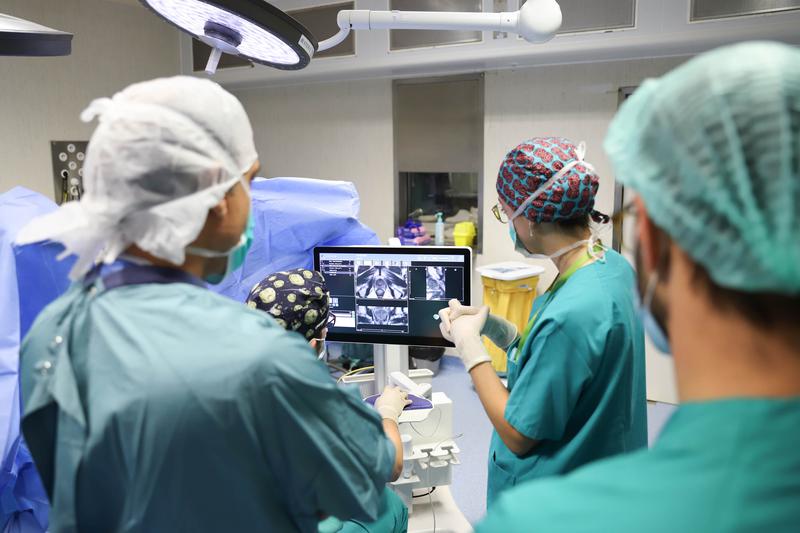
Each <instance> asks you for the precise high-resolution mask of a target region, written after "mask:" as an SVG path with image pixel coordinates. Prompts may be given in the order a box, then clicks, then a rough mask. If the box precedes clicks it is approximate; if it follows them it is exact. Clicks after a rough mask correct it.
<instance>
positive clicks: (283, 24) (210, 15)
mask: <svg viewBox="0 0 800 533" xmlns="http://www.w3.org/2000/svg"><path fill="white" fill-rule="evenodd" d="M140 2H142V3H143V4H144V5H145V6H147V7H149V8H150V9H151V10H153V11H154V12H155V13H156V14H158V15H159V16H160V17H162V18H163V19H165V20H166V21H168V22H169V23H171V24H173V25H175V26H177V27H178V28H180V29H181V30H183V31H185V32H187V33H189V34H191V35H192V36H193V37H195V38H197V39H199V40H201V41H203V42H204V43H206V44H208V45H209V46H211V47H212V48H213V51H212V53H211V57H210V58H209V60H208V65H207V66H206V72H208V73H209V74H213V73H214V72H215V71H216V69H217V65H218V64H219V59H220V57H221V55H222V54H223V53H227V54H232V55H239V56H242V57H244V58H246V59H249V60H251V61H253V62H255V63H261V64H263V65H268V66H271V67H275V68H279V69H284V70H298V69H301V68H304V67H305V66H307V65H308V64H309V63H310V62H311V58H312V57H313V56H314V53H315V52H321V51H323V50H327V49H329V48H333V47H334V46H336V45H337V44H339V43H341V42H342V41H344V40H345V39H346V38H347V35H348V34H349V33H350V31H351V30H378V29H381V30H472V31H501V32H509V33H515V34H518V35H520V36H521V37H522V38H524V39H525V40H526V41H528V42H531V43H541V42H545V41H548V40H550V39H551V38H552V37H553V36H554V35H555V33H556V31H558V29H559V28H560V27H561V8H560V7H559V5H558V2H556V0H528V1H527V2H525V4H524V5H523V6H522V8H521V9H520V10H519V11H515V12H509V13H453V12H436V11H370V10H364V9H357V10H343V11H340V12H339V14H338V16H337V19H336V22H337V25H338V26H339V31H338V33H336V34H335V35H334V36H333V37H331V38H330V39H326V40H324V41H322V42H319V43H318V42H317V40H316V38H315V37H314V36H313V35H312V34H311V32H309V31H308V30H307V29H306V28H304V27H303V26H302V25H301V24H300V23H299V22H297V21H296V20H294V19H293V18H292V17H290V16H289V15H287V14H286V13H284V12H283V11H281V10H280V9H278V8H276V7H274V6H272V5H271V4H268V3H267V2H265V1H263V0H140Z"/></svg>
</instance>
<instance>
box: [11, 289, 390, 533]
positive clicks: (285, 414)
mask: <svg viewBox="0 0 800 533" xmlns="http://www.w3.org/2000/svg"><path fill="white" fill-rule="evenodd" d="M21 357H22V372H21V376H22V378H23V379H22V387H23V395H24V401H25V416H24V420H23V431H24V434H25V438H26V439H27V441H28V443H29V444H30V448H31V451H32V453H33V456H34V458H35V460H36V465H37V467H38V470H39V472H40V474H41V476H42V479H43V481H44V484H45V487H46V488H47V489H48V492H49V494H50V497H51V501H52V503H53V510H52V514H51V522H50V524H51V531H53V532H54V533H61V532H73V531H78V530H80V531H108V532H111V531H114V532H142V533H145V532H147V533H150V532H166V531H169V532H193V533H198V532H200V533H202V532H219V531H280V532H283V531H308V532H315V531H316V530H317V524H318V522H319V519H318V516H319V514H318V513H319V512H323V513H326V514H329V515H332V516H336V517H339V518H342V519H351V518H355V519H360V520H365V521H368V520H374V519H376V518H377V516H378V510H379V508H380V505H381V500H382V497H383V490H384V487H385V483H386V481H387V480H388V479H389V478H390V476H391V471H392V466H393V464H394V457H395V451H394V447H393V446H392V444H391V442H390V441H389V440H388V439H387V438H386V437H385V436H384V433H383V428H382V425H381V420H380V417H379V416H378V415H377V414H376V413H375V412H374V411H373V410H372V409H371V408H369V407H367V406H365V405H364V403H363V402H362V401H361V398H360V397H359V396H358V394H357V391H356V390H350V389H343V388H342V387H338V386H337V385H336V384H335V383H334V382H333V381H332V380H331V379H330V375H329V373H328V371H327V369H326V367H325V365H323V364H322V363H320V362H319V361H317V360H316V357H315V355H314V354H313V353H312V351H311V349H310V348H309V346H308V344H307V343H306V342H305V340H304V339H302V338H301V336H299V335H297V334H294V333H289V332H286V331H284V330H283V329H282V328H280V327H279V326H278V325H277V324H276V323H275V322H274V321H273V320H272V319H271V318H270V317H269V316H268V315H267V314H265V313H263V312H261V311H254V310H250V309H248V308H247V307H246V306H244V305H242V304H241V303H238V302H235V301H233V300H229V299H227V298H224V297H221V296H218V295H216V294H214V293H212V292H210V291H208V290H206V289H205V288H202V287H197V286H195V285H191V284H188V283H170V284H143V285H128V286H122V287H118V288H114V289H112V290H105V288H104V286H103V284H102V281H101V280H97V281H95V282H94V283H93V284H92V285H91V286H87V287H84V286H82V285H80V284H76V285H74V286H73V287H72V288H71V289H70V291H69V292H68V293H67V294H65V295H64V296H62V297H61V298H59V299H58V300H56V301H55V302H54V303H53V304H51V305H50V306H49V307H48V308H46V309H45V311H43V313H42V314H41V315H40V316H39V318H38V319H37V321H36V323H35V324H34V326H33V328H32V330H31V331H30V333H29V335H28V337H27V338H26V339H25V342H24V346H23V348H22V356H21Z"/></svg>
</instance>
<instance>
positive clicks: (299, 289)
mask: <svg viewBox="0 0 800 533" xmlns="http://www.w3.org/2000/svg"><path fill="white" fill-rule="evenodd" d="M329 300H330V298H329V296H328V287H327V286H325V278H324V277H323V276H322V274H320V273H319V272H317V271H316V270H308V269H305V268H297V269H295V270H289V271H286V272H276V273H274V274H272V275H271V276H268V277H267V278H266V279H264V280H263V281H262V282H261V283H259V284H258V285H256V286H255V287H253V290H252V291H250V295H249V296H248V297H247V306H248V307H250V308H252V309H261V310H262V311H266V312H267V313H269V314H271V315H272V316H273V317H274V318H275V320H277V321H278V324H280V326H281V327H282V328H284V329H288V330H289V331H296V332H298V333H299V334H301V335H302V336H303V337H305V338H306V339H309V340H310V339H313V338H316V337H318V336H319V335H320V332H321V331H322V329H323V328H324V327H325V325H326V324H327V320H328V308H329V304H330V301H329Z"/></svg>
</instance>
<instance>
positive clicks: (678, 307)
mask: <svg viewBox="0 0 800 533" xmlns="http://www.w3.org/2000/svg"><path fill="white" fill-rule="evenodd" d="M672 265H673V267H674V266H675V263H674V262H673V263H672ZM673 275H680V274H679V273H678V272H675V270H671V273H670V283H669V285H671V286H672V288H671V289H670V288H669V287H667V290H668V291H669V295H670V296H669V299H668V300H667V302H668V304H667V305H668V311H669V315H668V316H669V318H668V321H667V327H668V330H669V333H670V341H671V344H672V352H673V354H674V358H675V370H676V373H677V379H678V393H679V395H680V398H681V401H708V400H714V399H723V398H734V397H791V396H800V348H798V345H797V336H796V334H793V333H792V332H786V331H781V330H779V329H777V328H763V327H759V326H756V325H754V324H753V323H752V322H750V321H748V320H746V319H745V318H744V317H742V316H740V315H739V314H738V313H736V312H733V311H722V310H720V309H718V308H717V307H716V306H715V305H714V304H713V302H710V301H709V298H708V297H707V294H706V293H705V291H703V290H697V289H696V288H695V287H693V286H692V285H691V284H682V286H683V287H685V289H684V290H681V289H680V288H679V287H680V286H677V284H673V283H672V278H673ZM687 280H688V278H687Z"/></svg>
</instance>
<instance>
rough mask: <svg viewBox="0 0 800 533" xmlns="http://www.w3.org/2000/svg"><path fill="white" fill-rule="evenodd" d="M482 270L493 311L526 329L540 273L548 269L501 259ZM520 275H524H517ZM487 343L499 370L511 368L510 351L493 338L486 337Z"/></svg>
mask: <svg viewBox="0 0 800 533" xmlns="http://www.w3.org/2000/svg"><path fill="white" fill-rule="evenodd" d="M478 271H479V272H480V274H481V281H482V282H483V303H484V305H488V306H489V308H490V309H491V311H492V313H493V314H495V315H497V316H501V317H503V318H505V319H506V320H508V321H510V322H511V323H513V324H514V325H516V326H517V329H518V330H519V331H522V330H524V329H525V326H526V325H527V324H528V318H529V316H530V312H531V308H532V307H533V300H534V299H535V298H536V286H537V285H538V283H539V276H540V275H541V274H542V273H543V272H544V269H543V268H541V267H537V266H533V265H526V264H525V263H501V264H498V265H488V266H486V267H483V268H480V269H478ZM517 276H522V277H519V278H517V279H513V278H515V277H517ZM497 278H512V279H497ZM484 344H485V345H486V349H487V350H488V351H489V355H490V356H491V358H492V367H493V368H494V369H495V371H497V372H506V371H507V370H508V369H507V359H506V352H505V351H504V350H502V349H501V348H498V347H497V346H495V344H494V343H493V342H492V341H490V340H489V339H486V338H484Z"/></svg>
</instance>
